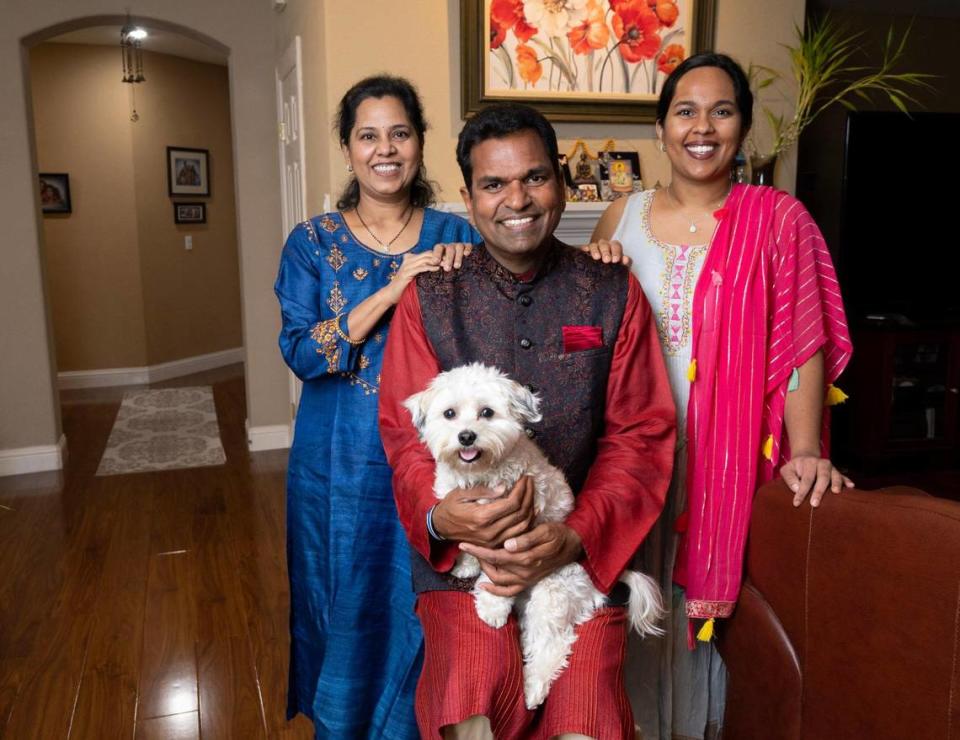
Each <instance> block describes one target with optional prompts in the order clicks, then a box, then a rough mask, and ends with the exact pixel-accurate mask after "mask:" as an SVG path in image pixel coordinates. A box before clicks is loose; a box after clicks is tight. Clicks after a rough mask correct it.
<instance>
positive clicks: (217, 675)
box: [0, 365, 311, 740]
mask: <svg viewBox="0 0 960 740" xmlns="http://www.w3.org/2000/svg"><path fill="white" fill-rule="evenodd" d="M190 385H212V386H213V391H214V398H215V403H216V409H217V416H218V419H219V425H220V436H221V440H222V442H223V447H224V449H225V451H226V455H227V463H226V465H224V466H218V467H208V468H191V469H184V470H173V471H162V472H155V473H140V474H133V475H117V476H109V477H100V478H97V477H94V473H95V471H96V469H97V464H98V462H99V460H100V456H101V454H102V452H103V449H104V446H105V444H106V441H107V437H108V435H109V434H110V429H111V426H112V424H113V420H114V417H115V416H116V413H117V410H118V408H119V404H120V400H121V398H122V395H123V391H124V390H125V389H124V388H103V389H96V390H85V391H64V392H62V393H61V403H62V412H63V428H64V432H65V434H66V435H67V439H68V441H69V458H68V461H67V465H66V467H65V469H64V470H63V472H62V474H59V473H40V474H35V475H29V476H18V477H11V478H0V737H3V738H11V739H13V738H18V739H19V738H44V739H45V738H65V737H70V738H83V739H86V738H96V739H97V740H99V739H100V738H114V737H117V738H119V737H124V738H130V737H136V738H144V739H146V738H165V739H170V738H196V737H200V733H201V732H202V735H203V737H204V738H231V739H235V738H240V739H244V738H261V737H271V738H274V737H283V738H307V737H310V736H311V732H310V730H311V728H310V724H309V722H307V721H306V720H304V719H303V718H302V717H301V718H298V721H296V722H293V723H291V724H290V725H289V726H288V725H287V724H286V722H285V718H284V712H285V706H286V698H285V690H286V678H287V677H286V670H287V642H288V636H287V605H288V589H287V577H286V565H285V557H284V532H285V525H284V473H285V469H286V456H287V452H286V451H285V450H278V451H273V452H260V453H254V454H251V453H249V452H248V451H247V446H246V439H245V436H246V435H245V431H244V428H243V425H244V419H245V417H246V409H245V403H244V382H243V367H242V366H241V365H234V366H231V367H228V368H223V369H219V370H212V371H208V372H205V373H200V374H197V375H192V376H188V377H184V378H178V379H176V380H171V381H167V382H164V383H158V384H156V385H154V386H150V387H174V386H190Z"/></svg>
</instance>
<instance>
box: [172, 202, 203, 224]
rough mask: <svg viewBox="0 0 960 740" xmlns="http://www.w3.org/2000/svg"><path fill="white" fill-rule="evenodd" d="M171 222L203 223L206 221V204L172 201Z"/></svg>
mask: <svg viewBox="0 0 960 740" xmlns="http://www.w3.org/2000/svg"><path fill="white" fill-rule="evenodd" d="M173 222H174V223H175V224H205V223H206V222H207V204H206V203H174V204H173Z"/></svg>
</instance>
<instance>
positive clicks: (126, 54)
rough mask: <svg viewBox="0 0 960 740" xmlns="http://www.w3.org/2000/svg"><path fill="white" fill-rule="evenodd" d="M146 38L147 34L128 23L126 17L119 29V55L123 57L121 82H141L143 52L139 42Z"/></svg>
mask: <svg viewBox="0 0 960 740" xmlns="http://www.w3.org/2000/svg"><path fill="white" fill-rule="evenodd" d="M146 37H147V32H146V31H144V30H143V29H142V28H140V27H139V26H135V25H133V24H132V23H131V22H130V16H127V23H126V25H125V26H124V27H123V28H121V29H120V53H121V54H122V55H123V81H124V82H143V81H144V79H146V78H145V77H144V76H143V50H142V49H141V48H140V42H141V41H142V40H143V39H145V38H146Z"/></svg>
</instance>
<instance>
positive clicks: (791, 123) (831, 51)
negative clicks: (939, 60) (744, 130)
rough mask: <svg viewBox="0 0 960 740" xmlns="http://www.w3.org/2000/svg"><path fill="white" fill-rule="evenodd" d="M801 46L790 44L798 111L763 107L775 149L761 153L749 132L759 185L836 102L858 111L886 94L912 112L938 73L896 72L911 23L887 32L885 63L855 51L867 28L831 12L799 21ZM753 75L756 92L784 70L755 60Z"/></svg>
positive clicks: (768, 179)
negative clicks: (859, 58)
mask: <svg viewBox="0 0 960 740" xmlns="http://www.w3.org/2000/svg"><path fill="white" fill-rule="evenodd" d="M794 28H795V30H796V36H797V44H796V46H786V45H785V46H786V49H787V50H788V51H789V52H790V71H791V74H792V76H793V80H794V83H795V84H796V99H795V100H794V101H793V106H792V107H793V115H792V116H791V117H790V118H789V119H788V118H787V117H786V116H784V115H783V114H779V115H777V114H774V113H773V112H772V111H771V110H770V109H769V108H767V107H766V106H762V110H763V113H764V116H765V118H766V120H767V122H768V123H769V125H770V128H771V130H772V133H773V144H772V145H771V147H770V149H769V150H767V151H765V152H761V151H759V149H758V146H757V143H756V140H755V139H754V138H753V137H752V136H750V137H748V139H747V141H746V143H745V148H746V151H747V154H748V156H749V157H750V164H751V169H752V172H753V178H752V179H753V182H754V183H755V184H759V185H770V184H772V183H773V170H774V167H775V166H776V162H777V156H778V155H780V154H781V153H782V152H785V151H787V150H788V149H789V148H790V147H792V146H793V145H794V144H795V143H796V142H797V139H798V138H799V137H800V134H801V133H802V132H803V130H804V129H805V128H806V127H807V126H808V125H810V122H811V121H813V120H814V119H815V118H816V117H817V116H819V115H820V114H821V113H822V112H823V111H824V110H826V109H827V108H829V107H830V106H832V105H834V104H839V105H842V106H844V107H845V108H847V109H849V110H856V106H855V105H854V102H855V101H857V100H860V101H864V102H867V103H872V102H873V97H871V96H876V95H879V96H880V97H881V98H882V97H886V98H887V99H888V100H889V101H890V102H891V103H893V105H895V106H896V107H897V108H899V109H900V110H902V111H903V112H904V113H907V106H906V103H907V102H910V103H913V104H915V105H919V103H918V102H917V100H916V99H915V98H914V97H913V96H912V94H911V93H913V92H916V90H918V89H924V88H926V89H930V87H931V86H930V84H929V83H928V82H927V80H928V79H929V78H930V77H932V75H927V74H922V73H917V72H896V71H894V70H895V69H896V67H897V65H898V64H899V63H900V61H901V60H902V58H903V50H904V47H905V46H906V43H907V38H908V37H909V35H910V27H909V26H908V27H907V29H906V30H905V31H904V32H903V34H902V35H900V36H898V35H897V34H896V33H895V32H894V29H893V26H891V27H890V30H889V31H888V32H887V37H886V39H885V41H884V43H883V48H882V50H881V51H882V56H881V61H880V64H879V65H860V64H857V63H856V60H855V55H856V54H857V52H858V51H860V48H861V46H860V43H859V42H860V39H861V37H862V36H863V32H862V31H860V32H856V33H850V32H848V31H847V30H846V29H845V28H843V27H842V26H841V25H840V24H838V23H837V22H835V21H834V20H833V18H832V17H831V16H830V15H829V14H826V15H824V16H823V17H822V19H811V20H810V22H809V23H808V24H807V27H806V29H801V28H800V27H799V26H794ZM750 79H751V85H752V87H753V92H754V96H755V98H756V99H759V95H758V93H759V92H760V91H761V90H763V89H764V88H767V87H769V86H770V85H772V84H774V83H775V82H777V81H779V80H782V79H783V75H782V74H781V73H780V72H778V71H777V70H774V69H770V68H769V67H763V66H760V65H750Z"/></svg>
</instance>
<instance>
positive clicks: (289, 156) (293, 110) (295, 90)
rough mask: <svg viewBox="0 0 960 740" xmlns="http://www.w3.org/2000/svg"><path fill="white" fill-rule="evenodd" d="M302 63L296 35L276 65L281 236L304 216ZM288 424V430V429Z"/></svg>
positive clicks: (296, 385) (295, 400) (293, 395)
mask: <svg viewBox="0 0 960 740" xmlns="http://www.w3.org/2000/svg"><path fill="white" fill-rule="evenodd" d="M302 68H303V65H302V64H301V54H300V37H299V36H296V37H294V39H293V41H291V42H290V46H288V47H287V50H286V51H285V52H284V54H283V57H281V59H280V63H279V64H278V65H277V118H278V120H279V124H280V125H279V130H280V175H281V181H282V183H283V193H282V202H283V238H284V239H286V237H287V234H289V233H290V231H291V230H292V229H293V227H294V226H296V225H297V224H298V223H300V222H301V221H303V220H304V219H306V217H307V188H306V179H305V175H304V169H305V162H306V157H305V156H304V144H303V105H302V101H303V74H302ZM300 388H301V383H300V380H299V379H298V378H297V376H296V375H294V374H293V373H290V418H291V421H292V420H293V417H295V416H296V414H297V405H298V404H299V402H300ZM292 428H293V427H292V426H291V430H292Z"/></svg>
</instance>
